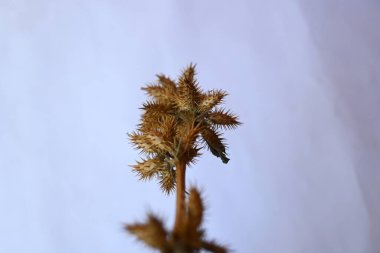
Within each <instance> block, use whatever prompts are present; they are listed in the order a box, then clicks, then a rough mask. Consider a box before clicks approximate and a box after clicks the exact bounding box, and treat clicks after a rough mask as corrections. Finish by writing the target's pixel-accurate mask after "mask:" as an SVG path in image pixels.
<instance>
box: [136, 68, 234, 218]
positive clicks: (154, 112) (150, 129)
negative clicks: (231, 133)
mask: <svg viewBox="0 0 380 253" xmlns="http://www.w3.org/2000/svg"><path fill="white" fill-rule="evenodd" d="M195 75H196V73H195V65H193V64H190V65H189V66H188V67H187V68H186V69H185V70H184V71H183V73H182V75H181V76H180V77H179V78H178V81H177V82H175V81H174V80H172V79H170V78H169V77H166V76H164V75H157V79H158V80H157V82H156V83H154V84H150V85H147V86H146V87H144V88H142V89H143V90H144V91H146V93H147V94H148V95H149V97H150V100H149V101H147V102H146V103H144V104H143V106H142V108H141V109H142V110H143V115H142V117H141V121H140V123H139V125H138V128H137V131H135V132H132V133H131V134H129V138H130V140H131V142H132V143H133V144H134V145H135V147H136V148H137V149H139V150H140V151H141V153H142V154H143V155H144V156H145V157H144V158H142V160H141V161H139V162H137V164H136V165H133V166H132V168H133V170H134V171H135V172H136V173H137V174H138V175H139V177H140V179H142V180H148V179H151V178H153V177H156V178H158V179H159V182H160V185H161V188H162V190H163V191H164V192H166V193H170V192H172V191H173V190H174V189H175V186H176V177H175V174H176V170H175V166H176V165H177V164H178V162H182V163H183V164H185V165H190V164H192V163H194V162H195V161H196V158H197V157H198V156H199V155H200V150H201V149H202V148H203V147H207V148H208V150H210V152H211V153H212V154H213V155H215V156H216V157H219V158H220V159H221V160H222V161H223V163H228V161H229V158H228V157H227V153H226V149H227V145H226V143H225V141H224V138H223V135H222V132H221V130H223V129H233V128H235V127H237V126H238V125H240V122H239V121H238V118H237V116H236V115H234V114H233V113H231V112H230V111H229V110H226V109H224V108H221V107H220V105H221V104H222V103H223V100H224V98H225V97H226V96H227V92H225V91H223V90H210V91H206V92H205V91H203V90H202V89H201V88H200V87H199V85H198V82H197V80H196V78H195ZM153 220H154V219H153ZM153 220H152V222H153Z"/></svg>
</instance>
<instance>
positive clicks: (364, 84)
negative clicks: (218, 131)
mask: <svg viewBox="0 0 380 253" xmlns="http://www.w3.org/2000/svg"><path fill="white" fill-rule="evenodd" d="M379 25H380V2H379V1H376V0H372V1H371V0H362V1H353V0H352V1H338V0H323V1H301V0H289V1H274V0H267V1H259V0H254V1H253V0H252V1H248V0H246V1H242V0H241V1H221V0H219V1H216V0H215V1H201V0H197V1H183V0H180V1H178V0H171V1H153V0H152V1H146V0H145V1H141V0H140V1H126V0H125V1H122V0H107V1H105V0H104V1H101V0H97V1H95V0H91V1H90V0H87V1H86V0H76V1H74V0H66V1H58V0H56V1H47V0H34V1H27V0H14V1H11V0H0V252H7V253H26V252H28V253H31V252H33V253H34V252H36V253H45V252H46V253H52V252H54V253H61V252H62V253H69V252H70V253H83V252H90V253H98V252H99V253H100V252H104V253H105V252H107V253H108V252H113V253H116V252H132V253H133V252H151V251H150V250H148V249H147V248H146V247H145V246H142V244H140V243H138V242H136V241H135V240H134V238H132V237H131V236H129V235H127V234H125V233H124V231H123V230H122V226H123V223H125V222H134V221H138V220H139V221H141V220H143V219H144V218H145V214H146V212H147V211H149V210H151V211H154V212H156V213H157V214H159V215H160V216H161V217H163V218H164V219H165V221H166V224H167V226H168V227H169V226H170V227H171V226H172V223H173V219H174V197H173V196H169V197H167V196H165V195H164V194H163V193H162V192H160V190H159V186H158V184H157V183H156V182H154V181H153V182H149V183H142V182H138V178H137V177H136V176H135V175H134V174H133V173H132V172H131V170H130V168H129V167H128V165H129V164H133V163H134V162H135V160H136V159H138V157H139V154H138V152H137V151H135V150H133V148H132V146H131V145H130V143H129V142H128V140H127V137H126V132H130V131H132V130H134V129H135V125H136V124H137V123H138V119H139V117H140V111H139V110H138V109H137V108H138V107H140V106H141V103H142V102H143V101H144V100H145V99H146V98H145V95H144V93H143V92H142V91H141V90H140V87H141V86H142V85H145V84H147V83H149V82H151V81H154V79H155V74H156V73H164V74H168V75H170V76H171V77H173V78H176V77H177V76H178V75H179V74H180V71H181V70H182V69H183V68H184V67H185V66H186V65H187V64H189V63H190V62H194V63H197V67H198V73H199V75H198V77H199V82H200V84H201V85H202V87H203V88H204V89H213V88H222V89H225V90H227V91H229V93H230V96H229V97H227V102H226V107H227V108H230V109H231V110H232V111H233V112H235V113H237V114H239V115H240V119H241V121H242V122H244V125H243V126H241V127H240V128H238V129H237V130H236V131H233V132H227V133H226V138H227V139H228V143H229V146H230V149H229V153H230V158H231V161H230V163H229V164H228V165H224V164H222V163H221V162H220V160H218V159H216V158H214V157H213V156H212V155H210V154H209V153H207V152H205V155H204V156H203V157H202V158H201V159H200V161H199V162H198V164H196V166H194V167H192V168H190V169H189V170H188V180H189V182H190V183H193V184H196V185H198V186H200V187H201V188H202V189H203V194H204V196H205V199H206V200H207V206H208V211H207V218H206V222H205V228H206V229H207V232H208V235H209V237H210V238H215V239H217V240H218V241H220V242H222V243H226V244H228V245H230V246H231V247H232V248H233V249H235V252H237V253H240V252H241V253H246V252H260V253H278V252H281V253H298V252H299V253H302V252H307V253H314V252H315V253H317V252H318V253H319V252H324V253H340V252H342V253H361V252H365V253H367V252H368V253H377V252H380V241H379V237H380V202H379V199H380V198H379V197H380V146H379V145H380V128H379V126H380V114H379V112H380V109H379V108H380V46H379V45H380V29H379Z"/></svg>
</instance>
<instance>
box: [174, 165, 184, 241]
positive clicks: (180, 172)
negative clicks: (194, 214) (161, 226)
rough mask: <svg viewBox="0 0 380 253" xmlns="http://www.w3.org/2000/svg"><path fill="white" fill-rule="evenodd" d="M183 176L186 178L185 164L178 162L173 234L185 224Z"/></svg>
mask: <svg viewBox="0 0 380 253" xmlns="http://www.w3.org/2000/svg"><path fill="white" fill-rule="evenodd" d="M185 178H186V164H184V163H182V162H178V164H177V165H176V191H177V199H176V217H175V223H174V229H173V232H174V234H178V233H179V232H180V230H181V226H183V225H184V224H185V218H186V216H185V187H186V185H185V183H186V182H185Z"/></svg>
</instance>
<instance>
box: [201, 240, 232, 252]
mask: <svg viewBox="0 0 380 253" xmlns="http://www.w3.org/2000/svg"><path fill="white" fill-rule="evenodd" d="M202 248H203V249H205V250H207V251H210V252H213V253H227V252H228V249H227V248H226V247H224V246H222V245H220V244H218V243H217V242H215V241H203V242H202Z"/></svg>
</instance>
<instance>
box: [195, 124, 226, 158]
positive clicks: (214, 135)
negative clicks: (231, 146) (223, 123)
mask: <svg viewBox="0 0 380 253" xmlns="http://www.w3.org/2000/svg"><path fill="white" fill-rule="evenodd" d="M221 135H222V134H221V133H219V132H217V131H216V130H215V129H211V128H205V129H204V130H203V131H202V138H203V140H204V141H205V143H206V144H207V146H208V148H209V150H210V151H211V153H212V154H213V155H215V156H216V157H220V159H222V161H223V163H228V161H229V160H230V159H228V157H227V155H226V144H225V143H224V138H222V137H221Z"/></svg>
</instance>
